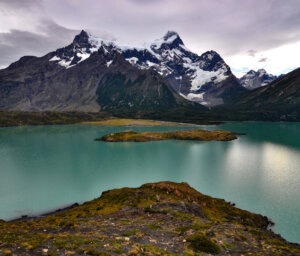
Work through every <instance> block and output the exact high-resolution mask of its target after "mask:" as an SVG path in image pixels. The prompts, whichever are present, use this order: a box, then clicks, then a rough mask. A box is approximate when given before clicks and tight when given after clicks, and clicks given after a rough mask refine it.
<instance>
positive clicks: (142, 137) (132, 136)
mask: <svg viewBox="0 0 300 256" xmlns="http://www.w3.org/2000/svg"><path fill="white" fill-rule="evenodd" d="M236 135H238V133H232V132H228V131H207V130H185V131H171V132H135V131H131V130H129V131H124V132H118V133H110V134H106V135H104V136H103V137H101V138H99V139H96V140H100V141H106V142H121V141H134V142H146V141H156V140H200V141H211V140H217V141H230V140H235V139H237V137H236Z"/></svg>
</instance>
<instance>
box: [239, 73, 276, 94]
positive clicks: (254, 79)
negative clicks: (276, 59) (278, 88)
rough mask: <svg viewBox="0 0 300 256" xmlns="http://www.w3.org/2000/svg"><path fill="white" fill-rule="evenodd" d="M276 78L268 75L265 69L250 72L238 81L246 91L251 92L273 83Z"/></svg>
mask: <svg viewBox="0 0 300 256" xmlns="http://www.w3.org/2000/svg"><path fill="white" fill-rule="evenodd" d="M276 78H277V76H274V75H272V74H268V73H267V71H266V70H265V69H258V70H257V71H254V70H250V71H249V72H247V74H245V75H244V76H242V77H241V78H240V79H239V80H240V83H241V85H242V86H244V87H245V88H247V89H248V90H253V89H255V88H259V87H262V86H266V85H268V84H269V83H271V82H273V81H274V80H275V79H276Z"/></svg>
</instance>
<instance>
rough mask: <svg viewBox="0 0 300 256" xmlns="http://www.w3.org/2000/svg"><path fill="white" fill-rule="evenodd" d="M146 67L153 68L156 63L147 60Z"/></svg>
mask: <svg viewBox="0 0 300 256" xmlns="http://www.w3.org/2000/svg"><path fill="white" fill-rule="evenodd" d="M146 63H147V65H148V67H153V66H156V65H157V64H156V63H153V62H151V61H149V60H147V62H146Z"/></svg>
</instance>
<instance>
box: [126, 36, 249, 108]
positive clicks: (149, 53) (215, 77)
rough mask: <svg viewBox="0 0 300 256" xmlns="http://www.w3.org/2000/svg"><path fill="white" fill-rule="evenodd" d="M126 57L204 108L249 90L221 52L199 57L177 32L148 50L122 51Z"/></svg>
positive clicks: (165, 37)
mask: <svg viewBox="0 0 300 256" xmlns="http://www.w3.org/2000/svg"><path fill="white" fill-rule="evenodd" d="M122 54H123V56H124V57H125V59H126V60H127V61H129V62H130V63H131V64H132V65H134V66H136V67H138V68H139V69H153V70H155V71H156V72H158V73H159V74H160V75H161V76H162V77H163V78H164V80H165V81H166V82H167V83H168V84H170V85H171V86H172V87H173V89H174V90H175V91H176V92H177V93H179V94H180V95H182V96H183V97H185V98H186V99H188V100H191V101H196V102H199V103H201V104H202V105H206V106H209V107H212V106H216V105H220V104H223V103H224V102H225V101H226V100H227V98H230V97H232V96H234V95H235V94H239V93H241V92H243V91H244V90H245V89H244V88H243V87H242V86H241V85H240V84H239V81H238V80H237V79H236V77H235V76H234V75H233V74H232V72H231V70H230V67H229V66H228V65H227V64H226V63H225V62H224V60H223V59H222V58H221V57H220V55H219V54H218V53H217V52H215V51H207V52H205V53H203V54H202V55H200V56H199V55H197V54H195V53H193V52H191V51H190V50H188V49H187V48H186V47H185V45H184V43H183V41H182V40H181V38H180V37H179V35H178V34H177V33H176V32H174V31H168V32H167V33H166V35H165V36H164V37H162V38H161V39H158V40H155V41H154V42H153V43H152V44H150V45H146V46H145V47H144V48H131V49H130V48H129V49H122Z"/></svg>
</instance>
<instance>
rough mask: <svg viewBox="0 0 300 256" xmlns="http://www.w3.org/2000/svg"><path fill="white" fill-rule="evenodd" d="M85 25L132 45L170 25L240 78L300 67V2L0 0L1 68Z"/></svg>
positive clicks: (51, 47) (70, 36)
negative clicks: (214, 54)
mask: <svg viewBox="0 0 300 256" xmlns="http://www.w3.org/2000/svg"><path fill="white" fill-rule="evenodd" d="M81 29H85V30H86V31H88V32H90V33H92V34H93V35H96V36H98V37H100V38H103V39H106V40H113V41H117V43H119V44H121V45H130V46H138V45H141V44H142V43H143V42H152V41H154V40H155V39H157V38H161V37H162V36H163V35H164V34H165V33H166V32H167V31H168V30H173V31H176V32H177V33H178V34H179V35H180V37H181V39H182V40H183V42H184V44H185V46H186V47H187V48H189V49H190V50H191V51H193V52H195V53H197V54H202V53H203V52H205V51H208V50H215V51H217V52H218V53H219V54H220V55H221V56H222V57H223V58H224V60H225V61H226V63H227V64H228V65H229V66H230V67H231V69H232V71H233V72H234V74H235V75H236V76H238V77H240V76H242V75H243V74H245V72H247V71H249V70H250V69H254V70H257V69H259V68H264V69H266V71H267V72H269V73H272V74H275V75H279V74H282V73H287V72H289V71H291V70H293V69H295V68H297V67H299V66H300V0H0V68H5V67H7V66H8V65H9V64H10V63H12V62H14V61H16V60H18V59H19V58H20V57H22V56H24V55H35V56H43V55H44V54H46V53H48V52H50V51H53V50H55V49H57V48H60V47H63V46H66V45H68V44H69V43H71V41H72V40H73V38H74V36H75V35H76V34H78V32H79V31H80V30H81Z"/></svg>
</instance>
